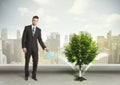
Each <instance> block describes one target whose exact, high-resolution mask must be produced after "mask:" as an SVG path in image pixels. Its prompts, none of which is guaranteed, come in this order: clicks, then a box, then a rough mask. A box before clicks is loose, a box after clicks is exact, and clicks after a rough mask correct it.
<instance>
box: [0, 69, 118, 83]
mask: <svg viewBox="0 0 120 85" xmlns="http://www.w3.org/2000/svg"><path fill="white" fill-rule="evenodd" d="M74 77H75V73H74V72H67V71H65V72H58V71H57V72H54V71H51V72H50V71H48V72H47V71H45V72H44V71H40V72H37V78H38V81H34V80H32V79H31V75H30V77H29V80H28V81H25V80H24V72H18V71H12V72H8V71H7V72H0V85H120V72H87V73H86V75H85V76H84V77H85V78H87V80H85V81H83V82H79V81H74Z"/></svg>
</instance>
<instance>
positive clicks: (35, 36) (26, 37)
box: [22, 16, 48, 81]
mask: <svg viewBox="0 0 120 85" xmlns="http://www.w3.org/2000/svg"><path fill="white" fill-rule="evenodd" d="M38 20H39V17H38V16H33V18H32V24H31V25H28V26H25V29H24V31H23V35H22V49H23V52H24V53H25V68H24V69H25V80H28V76H29V61H30V56H31V55H32V59H33V71H32V79H34V80H36V81H37V78H36V71H37V64H38V44H37V40H38V42H39V43H40V45H41V46H42V48H43V50H45V51H46V52H48V49H47V48H46V46H45V44H44V43H43V41H42V37H41V29H40V28H38V27H37V26H36V25H37V23H38Z"/></svg>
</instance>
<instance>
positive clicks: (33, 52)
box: [24, 48, 38, 77]
mask: <svg viewBox="0 0 120 85" xmlns="http://www.w3.org/2000/svg"><path fill="white" fill-rule="evenodd" d="M31 55H32V61H33V71H32V76H33V77H36V72H37V65H38V51H36V50H34V49H33V48H31V50H29V51H28V50H27V53H25V68H24V69H25V76H26V77H27V76H29V61H30V57H31Z"/></svg>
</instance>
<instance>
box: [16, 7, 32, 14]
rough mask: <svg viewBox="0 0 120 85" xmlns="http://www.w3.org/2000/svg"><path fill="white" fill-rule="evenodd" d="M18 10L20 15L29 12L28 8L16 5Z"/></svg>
mask: <svg viewBox="0 0 120 85" xmlns="http://www.w3.org/2000/svg"><path fill="white" fill-rule="evenodd" d="M18 11H19V12H20V14H21V15H25V14H27V13H29V12H30V11H29V9H28V8H26V7H18Z"/></svg>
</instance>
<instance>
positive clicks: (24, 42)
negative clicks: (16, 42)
mask: <svg viewBox="0 0 120 85" xmlns="http://www.w3.org/2000/svg"><path fill="white" fill-rule="evenodd" d="M26 36H27V28H26V27H25V29H24V31H23V35H22V48H26Z"/></svg>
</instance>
